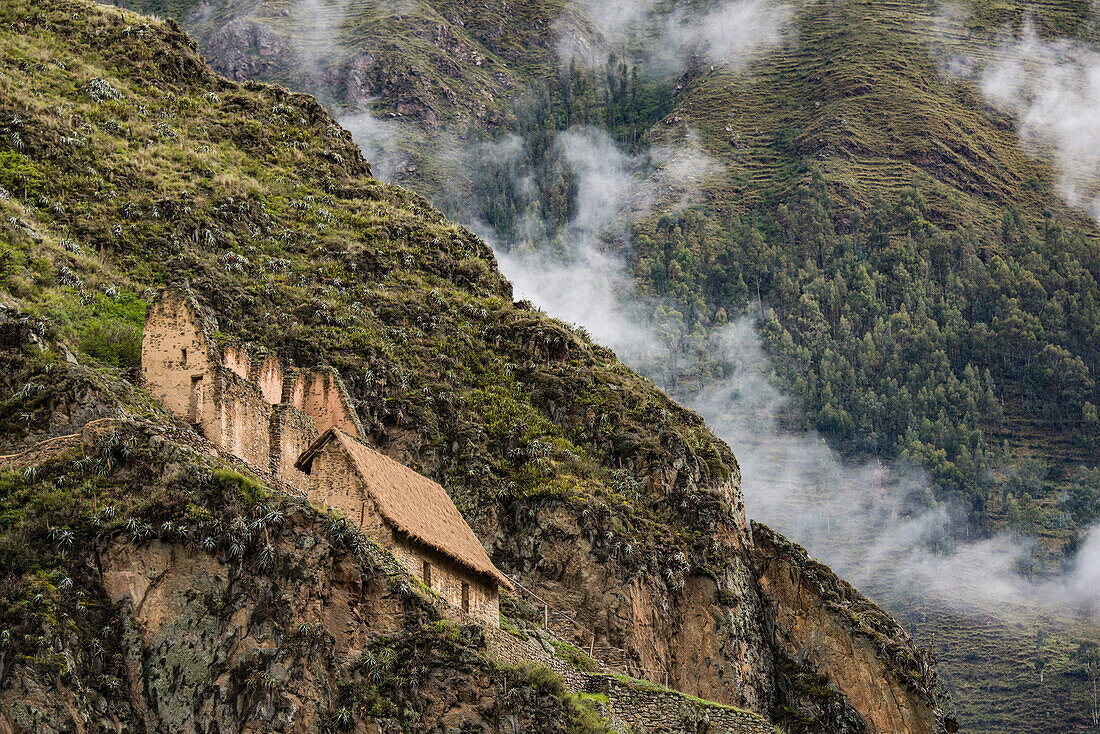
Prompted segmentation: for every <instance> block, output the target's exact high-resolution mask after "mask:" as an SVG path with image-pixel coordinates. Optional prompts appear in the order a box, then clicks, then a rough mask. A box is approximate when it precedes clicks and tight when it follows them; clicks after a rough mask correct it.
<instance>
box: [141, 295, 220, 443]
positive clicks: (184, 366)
mask: <svg viewBox="0 0 1100 734" xmlns="http://www.w3.org/2000/svg"><path fill="white" fill-rule="evenodd" d="M210 367H211V363H210V345H209V344H208V343H207V341H206V337H205V336H204V335H203V330H202V325H201V324H200V323H199V322H198V316H197V315H196V314H195V311H194V309H193V308H192V306H191V304H190V303H189V302H188V300H187V298H186V297H185V296H184V295H183V294H182V293H179V292H176V291H165V292H164V293H162V294H161V295H160V296H159V297H158V298H157V300H156V301H154V302H153V305H152V307H150V309H149V314H148V316H147V317H146V320H145V332H144V334H143V336H142V341H141V371H142V377H143V379H144V381H145V385H146V387H147V388H148V389H149V392H151V393H152V394H153V397H155V398H156V399H157V400H158V401H159V402H160V404H161V405H163V406H164V407H165V409H167V410H168V411H169V412H170V413H172V414H173V415H175V416H177V417H178V418H181V419H183V420H186V421H189V422H192V423H194V422H198V421H199V415H198V414H199V411H200V410H201V404H202V402H203V400H204V396H203V392H204V390H206V389H207V385H204V381H205V382H206V383H207V384H209V383H210V381H211V378H210V376H209V373H210Z"/></svg>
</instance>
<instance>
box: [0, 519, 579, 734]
mask: <svg viewBox="0 0 1100 734" xmlns="http://www.w3.org/2000/svg"><path fill="white" fill-rule="evenodd" d="M314 520H315V518H312V517H310V515H309V513H308V511H299V512H297V513H296V517H295V518H294V525H292V526H291V527H289V528H285V529H284V530H283V531H281V532H278V533H275V534H273V536H272V537H271V538H270V540H271V541H272V542H271V546H272V547H273V548H275V549H276V550H275V555H274V557H276V558H277V560H276V561H273V562H272V568H271V569H270V570H269V571H266V572H257V569H256V568H255V563H256V558H255V557H242V558H227V557H225V555H222V554H218V555H215V554H211V553H206V552H203V551H197V550H195V549H194V548H191V547H188V546H185V545H183V544H180V543H170V542H162V541H152V542H148V543H134V542H132V541H131V540H129V539H119V540H116V541H115V542H112V543H110V544H109V545H108V546H107V547H105V548H104V549H103V550H102V551H101V552H99V553H98V554H97V555H98V558H97V559H95V563H94V564H93V563H89V566H98V567H99V568H100V569H101V574H98V578H99V585H98V588H94V589H92V588H86V589H82V591H81V593H84V594H86V595H88V597H89V598H91V597H93V596H97V595H98V596H99V598H98V599H96V601H95V607H96V608H97V609H101V610H109V611H107V612H106V613H105V617H104V619H105V622H104V626H103V627H102V628H100V629H95V630H91V629H82V628H81V627H80V625H79V624H77V625H72V624H71V622H72V621H73V620H71V619H60V620H59V624H57V625H56V627H54V626H48V627H47V628H46V629H44V630H41V638H42V648H41V650H40V654H39V656H38V657H37V658H35V659H33V660H32V659H20V660H16V661H15V662H14V663H12V661H10V660H6V661H5V660H4V659H3V658H0V680H3V681H4V684H3V687H2V690H0V732H85V731H147V732H184V731H196V732H221V733H222V734H227V733H229V732H270V731H284V732H326V731H335V730H340V731H356V732H370V733H371V734H375V733H378V734H380V733H381V732H389V731H408V730H415V731H425V732H427V731H440V732H442V731H484V732H513V731H535V730H538V731H548V732H565V731H567V730H568V728H569V726H570V722H571V721H572V718H573V716H574V715H575V714H574V712H573V710H572V709H571V708H570V707H569V706H567V705H566V704H565V702H564V699H563V698H562V696H561V695H560V691H556V690H555V689H554V688H553V686H551V687H549V688H547V687H546V686H545V685H543V684H541V683H539V682H538V681H536V682H532V681H530V680H526V679H524V678H523V675H522V674H517V673H510V672H508V671H503V670H502V669H500V668H496V667H494V666H492V665H491V664H489V663H487V662H486V660H485V658H484V657H483V653H482V652H480V651H481V650H482V649H483V646H484V639H483V635H482V633H481V631H480V628H478V627H476V626H466V627H462V626H457V625H455V624H453V623H446V622H443V621H433V620H438V610H436V609H435V607H434V606H433V605H432V603H431V602H430V601H429V600H427V599H425V598H424V597H421V596H419V595H418V594H415V593H411V592H410V591H409V588H410V587H409V586H408V584H410V583H412V582H411V580H410V577H408V576H407V575H406V574H404V573H403V572H402V571H401V569H400V567H398V566H397V565H396V563H395V562H394V561H393V560H392V557H388V556H385V554H383V553H382V552H381V551H379V550H377V549H374V550H372V551H370V552H369V553H368V554H367V557H364V556H363V555H362V553H361V552H360V553H359V554H357V553H349V552H345V551H344V550H342V549H340V548H338V547H336V546H334V545H333V544H332V543H331V542H330V540H329V539H328V538H326V537H325V536H324V535H323V534H320V535H318V534H315V533H314V532H313V531H312V527H313V522H314ZM246 555H248V556H252V554H251V553H249V554H246ZM97 650H98V652H96V651H97ZM90 651H91V652H90ZM49 660H53V661H54V662H53V663H49V662H48V661H49ZM57 670H63V671H65V672H64V673H63V674H56V671H57ZM51 671H55V672H51ZM508 690H513V691H515V690H518V692H519V695H512V696H510V697H506V696H505V693H506V692H507V691H508ZM410 727H412V728H411V729H410Z"/></svg>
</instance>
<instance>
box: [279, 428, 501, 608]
mask: <svg viewBox="0 0 1100 734" xmlns="http://www.w3.org/2000/svg"><path fill="white" fill-rule="evenodd" d="M296 466H297V468H298V469H299V470H300V471H302V472H304V473H305V474H308V475H309V490H308V494H309V497H310V498H311V499H313V500H324V501H325V502H326V503H327V504H328V505H329V506H330V507H334V508H337V509H339V510H340V511H341V512H343V514H344V515H345V517H348V518H349V519H351V520H353V521H355V522H357V523H358V524H359V527H360V528H362V530H363V532H365V533H366V534H367V535H368V536H370V537H372V538H374V539H375V540H377V541H378V542H379V543H380V544H381V545H383V546H385V547H386V548H389V549H390V550H391V551H392V552H393V554H394V555H395V556H396V557H397V559H398V560H399V561H401V563H402V564H404V565H405V567H406V568H408V569H409V570H410V571H411V572H412V573H413V574H415V575H416V576H417V577H419V578H420V580H421V581H423V582H424V583H425V584H426V585H427V586H428V587H429V588H431V590H432V591H434V592H435V593H437V594H439V595H440V596H441V597H442V598H443V599H444V600H445V601H447V602H449V603H450V604H452V605H453V606H455V607H458V608H460V609H462V610H463V611H464V612H467V613H468V614H470V615H471V616H473V617H475V618H477V619H479V620H481V621H482V622H484V623H486V624H492V625H497V626H499V624H500V608H499V604H498V594H499V587H501V586H503V587H504V588H506V589H511V588H512V584H511V582H510V581H509V580H508V577H507V576H505V575H504V574H502V573H501V572H500V571H498V570H497V568H496V566H494V565H493V562H492V561H491V560H489V556H488V554H487V553H486V552H485V549H484V548H483V547H482V545H481V542H480V541H479V540H478V539H477V536H476V535H474V532H473V530H471V529H470V526H469V525H468V524H466V521H465V520H464V519H462V515H460V514H459V512H458V508H457V507H455V505H454V502H452V501H451V498H450V497H449V496H448V495H447V492H446V491H445V490H444V489H443V487H441V486H440V485H439V484H436V483H435V482H433V481H432V480H430V479H428V478H427V477H425V476H423V475H421V474H418V473H417V472H415V471H413V470H412V469H410V468H409V467H407V466H405V465H404V464H400V463H398V462H396V461H394V460H393V459H391V458H389V457H388V456H385V455H384V454H382V453H380V452H378V451H375V450H374V449H372V448H370V447H369V446H367V445H365V444H363V443H361V442H360V441H359V440H357V439H356V438H355V437H354V436H352V435H350V434H348V433H345V432H344V431H342V430H340V429H339V428H336V427H333V428H330V429H328V430H327V431H325V432H324V433H322V434H321V436H320V438H318V439H317V440H316V441H315V442H314V443H313V445H312V446H310V447H309V448H308V449H307V450H306V451H305V452H304V453H303V454H302V456H301V458H300V459H299V460H298V463H297V465H296Z"/></svg>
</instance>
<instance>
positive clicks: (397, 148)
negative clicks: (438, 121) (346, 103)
mask: <svg viewBox="0 0 1100 734" xmlns="http://www.w3.org/2000/svg"><path fill="white" fill-rule="evenodd" d="M370 102H371V100H368V102H367V107H366V108H364V109H360V110H359V111H357V112H353V113H351V114H347V115H344V116H342V117H340V118H338V119H337V122H339V123H340V125H341V126H342V127H344V128H346V129H347V130H348V131H349V132H351V136H352V138H354V140H355V142H356V144H358V145H359V148H360V150H362V151H363V157H364V158H366V159H367V160H368V161H370V164H371V173H372V174H373V175H374V177H375V178H377V179H380V180H382V181H387V182H392V181H394V179H395V177H396V176H397V174H398V173H400V172H402V171H404V170H405V169H406V168H407V167H408V166H409V164H410V161H411V160H412V157H411V156H410V155H409V153H408V152H406V150H405V148H406V147H407V146H408V145H410V144H412V143H415V142H420V141H422V140H423V139H424V135H423V134H422V133H421V132H420V131H419V129H418V128H416V127H415V126H413V125H409V124H407V123H403V122H399V121H397V120H393V119H386V118H385V117H378V116H376V115H375V114H374V113H373V112H372V111H371V109H370Z"/></svg>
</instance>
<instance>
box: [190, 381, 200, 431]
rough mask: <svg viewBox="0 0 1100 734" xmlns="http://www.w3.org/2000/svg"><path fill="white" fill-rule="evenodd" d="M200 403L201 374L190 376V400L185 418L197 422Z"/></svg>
mask: <svg viewBox="0 0 1100 734" xmlns="http://www.w3.org/2000/svg"><path fill="white" fill-rule="evenodd" d="M201 405H202V375H192V376H191V400H190V402H189V403H188V405H187V420H188V421H190V422H191V423H198V422H199V407H200V406H201Z"/></svg>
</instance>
